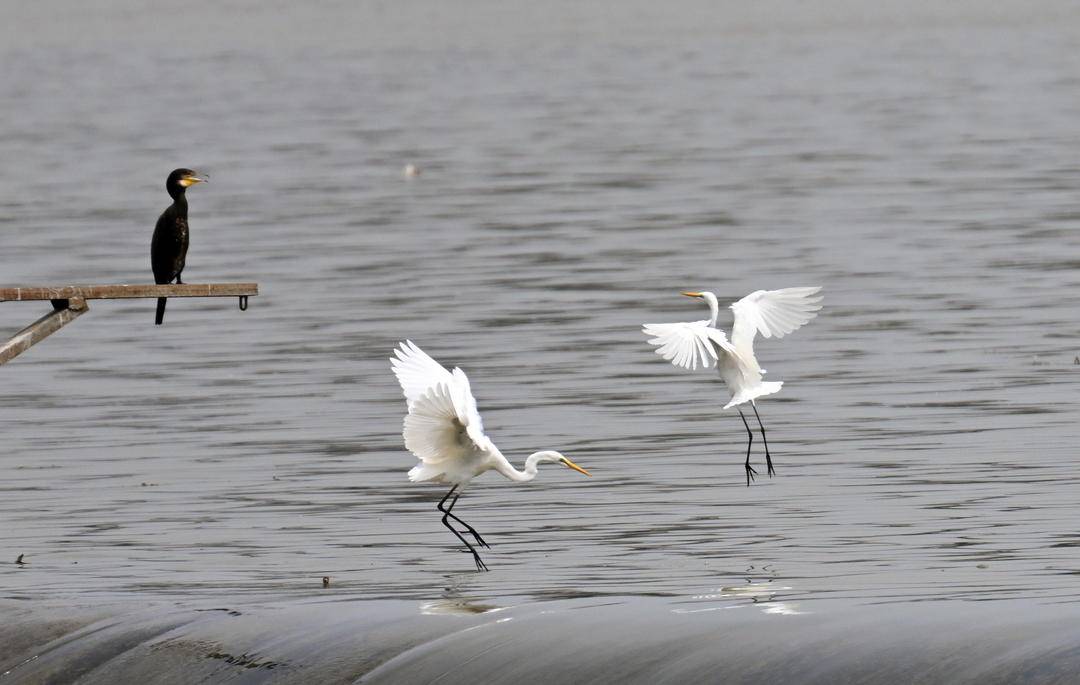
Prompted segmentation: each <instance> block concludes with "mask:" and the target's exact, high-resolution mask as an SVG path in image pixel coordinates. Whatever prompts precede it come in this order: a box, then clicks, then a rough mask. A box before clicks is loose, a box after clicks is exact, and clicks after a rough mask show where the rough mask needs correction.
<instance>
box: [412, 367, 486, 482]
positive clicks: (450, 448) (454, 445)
mask: <svg viewBox="0 0 1080 685" xmlns="http://www.w3.org/2000/svg"><path fill="white" fill-rule="evenodd" d="M403 435H404V436H405V448H406V449H408V450H409V451H410V452H412V453H413V454H415V455H416V456H417V458H418V459H420V461H422V462H424V463H425V464H438V463H441V462H444V461H446V460H448V459H458V458H461V457H463V456H466V455H468V454H471V453H472V451H473V449H474V446H473V442H472V439H471V438H470V437H469V436H468V433H467V431H466V429H465V424H464V423H463V422H462V421H461V419H460V418H458V413H457V407H456V406H455V402H454V390H453V389H452V388H451V387H450V386H449V385H446V384H444V383H440V384H438V385H436V386H435V387H433V388H429V389H428V390H427V392H425V393H424V394H423V395H421V396H420V397H418V398H417V399H416V401H415V402H413V403H412V405H410V407H409V413H408V415H406V416H405V430H404V431H403Z"/></svg>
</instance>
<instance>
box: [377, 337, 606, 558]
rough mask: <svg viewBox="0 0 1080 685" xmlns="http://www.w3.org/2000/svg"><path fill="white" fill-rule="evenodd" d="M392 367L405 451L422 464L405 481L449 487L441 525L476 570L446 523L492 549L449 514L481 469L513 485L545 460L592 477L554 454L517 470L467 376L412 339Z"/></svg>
mask: <svg viewBox="0 0 1080 685" xmlns="http://www.w3.org/2000/svg"><path fill="white" fill-rule="evenodd" d="M390 367H391V368H392V369H393V371H394V375H395V376H397V379H398V382H399V383H401V389H402V391H403V392H404V393H405V402H406V404H407V405H408V408H409V413H408V414H407V415H406V416H405V428H404V430H403V432H402V435H403V436H404V437H405V447H406V449H408V450H409V451H410V452H412V453H413V454H414V455H416V457H417V458H418V459H419V460H420V463H419V464H417V465H416V466H414V467H413V468H412V470H410V471H409V480H411V481H414V482H417V481H422V482H431V483H449V484H450V485H451V488H450V491H449V492H448V493H446V496H445V497H443V498H442V500H441V501H440V502H439V504H438V506H437V509H438V510H439V511H441V512H443V518H442V522H443V525H444V526H446V527H447V528H449V529H450V532H452V533H453V534H454V535H456V536H457V538H458V540H461V542H462V543H464V544H465V546H466V547H467V548H468V549H469V552H471V553H472V555H473V559H475V560H476V570H478V571H486V570H487V566H486V565H485V564H484V562H483V560H482V559H481V558H480V555H479V554H478V553H477V552H476V548H474V547H473V546H472V545H470V544H469V541H468V540H466V539H465V537H464V536H463V535H462V534H461V533H460V532H458V530H457V529H456V528H454V526H453V525H451V524H450V523H449V521H448V519H453V520H454V521H457V522H458V523H460V524H461V525H462V526H464V527H465V530H466V532H468V533H469V534H471V535H472V536H473V538H475V540H476V542H477V544H480V545H483V546H484V547H488V548H490V545H488V544H487V543H486V542H484V538H482V537H480V534H479V533H477V532H476V529H474V528H473V527H472V526H470V525H469V524H468V523H465V522H464V521H462V520H461V519H460V518H458V517H457V516H456V515H455V514H454V513H453V508H454V505H455V504H457V501H458V498H459V497H461V492H462V491H463V490H464V489H465V486H466V485H468V484H469V481H471V480H472V479H473V478H475V477H477V476H479V475H480V474H482V473H484V472H485V471H492V470H494V471H498V472H499V473H501V474H502V475H503V476H505V477H507V478H509V479H510V480H512V481H515V482H517V483H525V482H528V481H530V480H532V479H533V478H536V467H537V465H538V464H541V463H545V462H551V463H555V464H562V465H563V466H565V467H567V468H570V469H573V470H575V471H578V472H579V473H583V474H585V475H586V476H588V475H591V474H590V473H589V472H588V471H586V470H585V469H583V468H581V467H580V466H578V465H577V464H575V463H574V462H572V461H570V460H569V459H567V458H566V457H564V456H563V455H561V454H559V453H558V452H555V451H552V450H544V451H541V452H536V453H534V454H531V455H529V458H528V459H526V460H525V470H524V471H518V470H517V469H515V468H514V467H513V466H512V465H511V464H510V462H509V461H507V459H506V457H504V456H503V454H502V452H500V451H499V448H498V447H496V446H495V444H494V443H493V442H491V440H490V439H489V438H488V437H487V436H486V435H484V426H483V424H482V423H481V421H480V414H479V412H478V411H477V409H476V399H475V398H474V397H473V394H472V390H471V389H470V388H469V379H468V378H466V376H465V372H464V371H462V370H461V369H457V368H455V369H454V370H453V372H450V371H447V370H446V369H445V368H443V366H442V365H441V364H439V362H437V361H435V360H434V359H432V358H431V357H429V356H428V355H427V354H426V353H425V352H424V351H423V350H421V349H420V348H419V347H417V346H416V345H415V344H413V343H412V341H408V340H407V341H405V342H403V343H401V348H400V349H397V348H395V349H394V357H391V358H390ZM451 495H453V497H454V499H453V500H451V501H450V506H447V507H445V508H444V507H443V505H444V504H446V500H448V499H450V496H451Z"/></svg>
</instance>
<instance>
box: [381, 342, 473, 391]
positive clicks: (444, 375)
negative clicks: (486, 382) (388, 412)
mask: <svg viewBox="0 0 1080 685" xmlns="http://www.w3.org/2000/svg"><path fill="white" fill-rule="evenodd" d="M390 368H391V369H393V371H394V375H395V376H397V379H398V383H401V389H402V391H404V393H405V401H406V402H407V403H408V405H409V406H410V407H411V406H412V405H413V403H414V402H416V401H417V400H418V399H420V396H421V395H423V394H424V392H425V391H427V390H428V389H429V388H433V387H435V386H436V385H438V384H439V383H444V384H446V385H447V386H448V387H449V386H453V385H454V379H453V376H451V374H450V372H449V371H447V370H446V369H445V368H443V366H442V364H440V363H439V362H437V361H435V360H434V359H432V358H431V357H429V356H428V355H427V353H426V352H424V351H423V350H421V349H420V348H419V347H417V346H416V344H414V343H413V342H412V341H411V340H406V341H405V342H403V343H401V349H396V348H395V349H394V356H393V357H391V358H390ZM462 375H463V376H464V374H462ZM466 386H468V382H467V381H466Z"/></svg>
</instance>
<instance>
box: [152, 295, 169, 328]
mask: <svg viewBox="0 0 1080 685" xmlns="http://www.w3.org/2000/svg"><path fill="white" fill-rule="evenodd" d="M168 301H169V300H168V298H166V297H159V298H157V316H155V317H154V323H156V324H157V325H158V326H160V325H161V322H163V321H164V320H165V303H166V302H168Z"/></svg>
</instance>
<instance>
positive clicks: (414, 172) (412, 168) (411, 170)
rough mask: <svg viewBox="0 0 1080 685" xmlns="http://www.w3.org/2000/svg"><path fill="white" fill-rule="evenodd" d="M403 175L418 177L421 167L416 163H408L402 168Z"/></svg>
mask: <svg viewBox="0 0 1080 685" xmlns="http://www.w3.org/2000/svg"><path fill="white" fill-rule="evenodd" d="M401 175H402V176H404V177H405V178H416V177H417V176H419V175H420V167H418V166H416V165H415V164H406V165H405V168H404V169H402V170H401Z"/></svg>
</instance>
